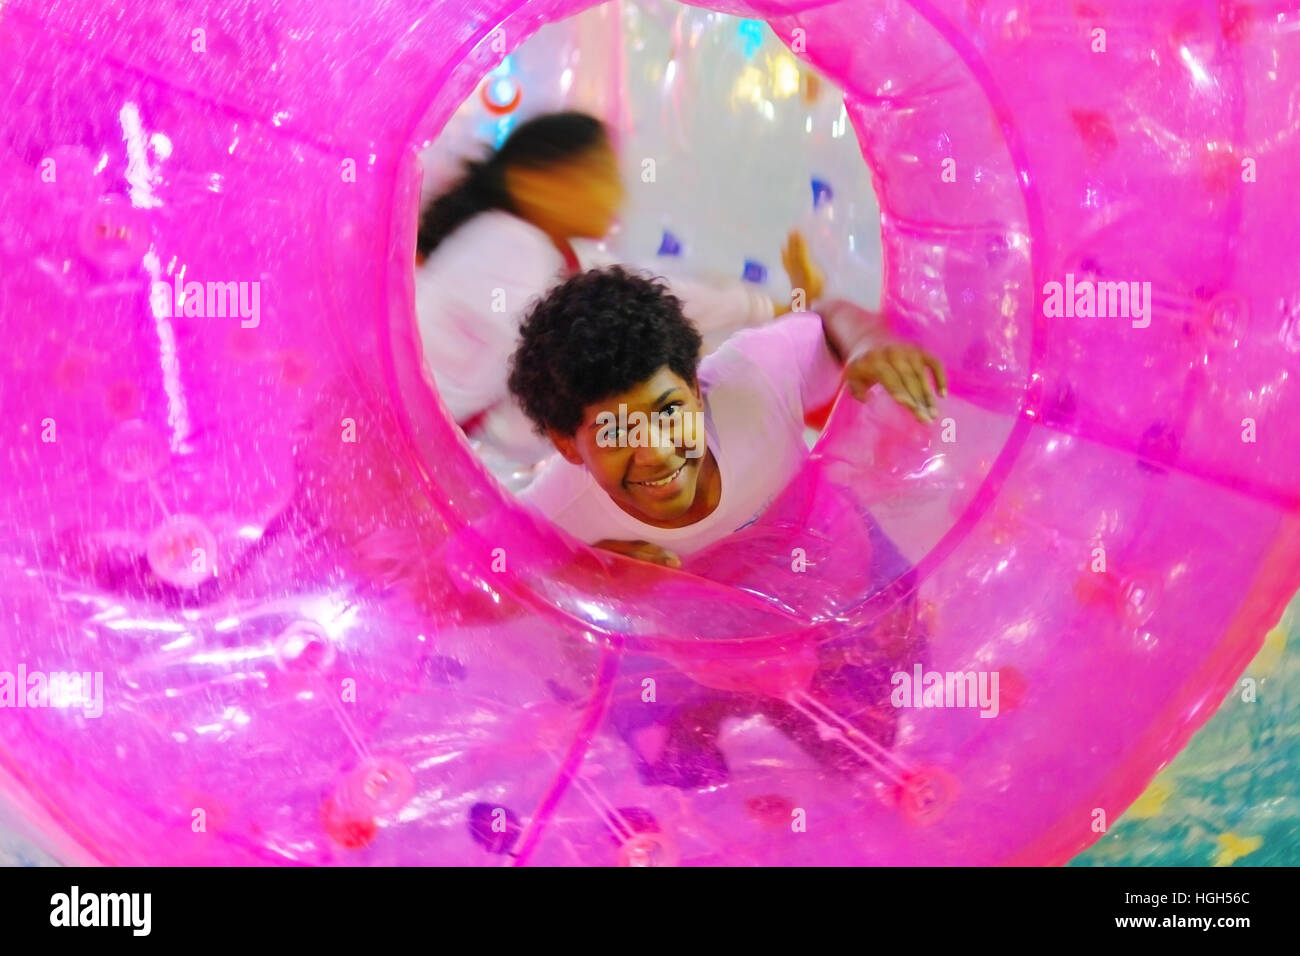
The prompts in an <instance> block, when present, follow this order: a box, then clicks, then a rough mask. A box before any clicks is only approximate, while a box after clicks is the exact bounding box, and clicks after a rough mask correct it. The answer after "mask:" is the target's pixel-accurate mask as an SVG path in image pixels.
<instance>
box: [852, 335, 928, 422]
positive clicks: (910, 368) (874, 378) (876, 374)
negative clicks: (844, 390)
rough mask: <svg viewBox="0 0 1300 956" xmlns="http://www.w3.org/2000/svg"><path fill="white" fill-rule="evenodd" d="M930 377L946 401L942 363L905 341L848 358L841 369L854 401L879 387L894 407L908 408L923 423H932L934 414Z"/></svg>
mask: <svg viewBox="0 0 1300 956" xmlns="http://www.w3.org/2000/svg"><path fill="white" fill-rule="evenodd" d="M927 371H928V372H929V373H930V374H929V375H927V374H926V373H927ZM930 375H933V376H934V384H935V387H936V388H938V391H939V394H940V395H941V396H943V397H944V398H947V397H948V378H947V376H946V375H945V374H944V371H943V363H942V362H940V361H939V360H938V359H937V358H935V357H934V356H933V355H931V354H930V353H929V352H927V351H925V350H924V349H921V348H917V347H916V346H915V345H910V344H908V343H907V342H894V343H891V344H889V345H884V346H880V347H879V348H874V349H870V350H868V351H865V352H863V353H861V354H860V355H858V356H856V357H855V358H853V359H850V360H849V363H848V365H846V366H845V369H844V381H845V383H846V384H847V385H848V386H849V391H850V392H851V393H852V395H853V397H854V398H856V399H857V400H858V401H860V402H865V401H866V400H867V392H869V391H870V390H871V387H872V386H873V385H876V384H880V385H883V386H884V388H885V391H887V392H888V393H889V394H890V395H891V396H893V398H894V400H895V401H896V402H898V404H900V405H902V406H904V407H905V408H910V409H911V410H912V414H913V415H915V416H916V417H917V419H918V420H920V421H922V422H925V423H927V424H928V423H930V422H933V421H934V419H935V415H937V414H938V406H937V404H936V400H935V395H934V389H933V388H931V387H930Z"/></svg>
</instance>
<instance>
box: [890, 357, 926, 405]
mask: <svg viewBox="0 0 1300 956" xmlns="http://www.w3.org/2000/svg"><path fill="white" fill-rule="evenodd" d="M897 369H898V377H899V378H900V379H901V380H902V382H903V387H904V388H906V389H907V393H908V394H909V395H911V396H912V401H913V402H914V403H915V404H914V406H913V407H914V408H915V409H916V410H917V411H918V412H920V413H923V414H924V415H925V417H926V418H930V417H932V416H933V415H934V401H935V399H934V393H932V392H931V391H930V384H929V383H928V382H927V381H926V380H925V369H924V368H922V367H921V365H920V363H919V362H917V361H916V360H915V358H914V357H913V356H911V355H904V356H902V357H900V359H899V362H898V366H897Z"/></svg>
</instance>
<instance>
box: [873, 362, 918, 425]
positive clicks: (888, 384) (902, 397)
mask: <svg viewBox="0 0 1300 956" xmlns="http://www.w3.org/2000/svg"><path fill="white" fill-rule="evenodd" d="M875 377H876V381H878V382H880V384H881V386H882V387H883V388H884V390H885V391H886V392H888V393H889V394H890V395H891V396H892V397H893V399H894V401H896V402H898V404H900V405H903V406H906V407H907V408H910V409H911V410H912V412H913V413H914V414H916V415H917V417H920V411H919V410H918V409H917V407H916V400H915V399H914V398H912V393H911V392H909V391H908V390H907V386H906V385H904V384H903V380H902V378H900V377H899V375H898V372H897V371H895V370H894V368H893V366H891V365H890V364H889V363H888V362H881V363H880V366H879V368H877V369H876V371H875Z"/></svg>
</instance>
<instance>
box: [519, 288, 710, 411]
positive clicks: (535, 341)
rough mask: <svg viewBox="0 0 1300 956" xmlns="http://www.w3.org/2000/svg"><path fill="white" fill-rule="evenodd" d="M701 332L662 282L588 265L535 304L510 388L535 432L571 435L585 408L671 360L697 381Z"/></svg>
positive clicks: (521, 338) (629, 386) (687, 377)
mask: <svg viewBox="0 0 1300 956" xmlns="http://www.w3.org/2000/svg"><path fill="white" fill-rule="evenodd" d="M700 345H701V339H700V333H699V332H697V331H696V330H695V326H693V325H692V324H691V323H690V321H689V320H688V319H687V318H686V316H684V315H683V314H682V305H681V302H679V301H678V300H677V298H676V297H674V296H673V295H672V294H671V293H670V292H669V291H668V290H667V288H666V287H665V286H664V285H663V283H662V282H660V281H659V280H656V279H652V278H649V277H646V276H642V275H638V274H636V273H634V272H629V271H627V270H626V269H624V268H622V267H621V266H610V267H608V268H605V269H593V270H591V271H589V272H583V273H580V274H579V275H576V276H573V277H572V278H571V279H569V280H568V281H567V282H565V283H563V284H562V285H559V286H557V287H556V288H554V289H552V290H551V291H550V292H549V293H548V294H547V295H546V296H545V297H544V298H542V300H541V301H540V302H538V303H537V304H536V305H534V306H533V307H532V309H531V310H530V311H529V313H528V315H527V317H526V318H525V319H524V322H523V325H522V326H521V327H520V330H519V346H518V348H516V349H515V354H514V355H513V356H512V357H511V359H510V378H509V386H510V391H511V392H512V393H513V394H514V396H515V398H516V399H518V400H519V404H520V406H521V407H522V408H523V410H524V412H525V414H527V415H528V417H529V418H530V419H532V421H533V425H534V426H535V427H536V429H537V431H538V433H540V434H545V433H546V430H547V429H548V428H553V429H555V430H556V431H558V432H560V433H561V434H564V435H572V434H574V433H575V432H576V431H577V430H578V428H579V426H581V425H582V412H583V409H584V408H586V407H587V406H588V405H590V404H592V403H593V402H599V401H601V400H602V399H606V398H610V397H611V396H614V395H617V394H619V393H620V392H625V391H628V390H629V389H632V388H635V387H636V386H637V385H639V384H640V383H641V382H644V381H645V380H646V379H648V378H650V377H651V376H652V375H654V374H655V372H657V371H659V369H661V368H663V367H664V366H665V365H666V366H668V368H669V369H671V370H672V371H673V372H675V373H676V374H677V375H678V376H679V377H680V378H682V379H684V380H685V381H687V382H689V383H692V384H694V383H695V371H696V367H697V365H698V363H699V357H700Z"/></svg>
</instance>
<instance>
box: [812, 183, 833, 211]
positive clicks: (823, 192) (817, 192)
mask: <svg viewBox="0 0 1300 956" xmlns="http://www.w3.org/2000/svg"><path fill="white" fill-rule="evenodd" d="M812 194H813V208H814V209H817V208H819V207H820V206H821V205H822V204H823V203H828V202H830V201H831V200H833V199H834V198H835V190H834V189H832V188H831V184H830V183H828V182H827V181H826V180H824V179H818V178H817V177H815V176H814V177H813V180H812Z"/></svg>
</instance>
